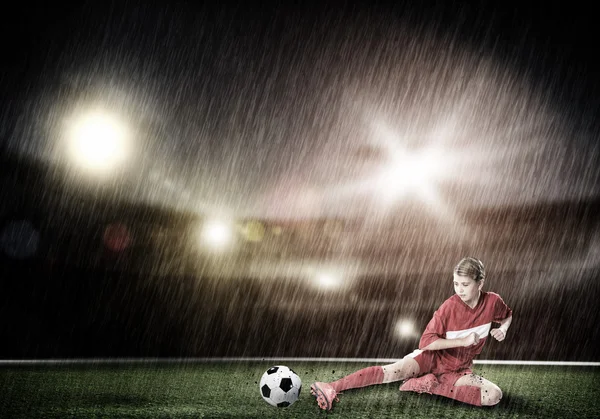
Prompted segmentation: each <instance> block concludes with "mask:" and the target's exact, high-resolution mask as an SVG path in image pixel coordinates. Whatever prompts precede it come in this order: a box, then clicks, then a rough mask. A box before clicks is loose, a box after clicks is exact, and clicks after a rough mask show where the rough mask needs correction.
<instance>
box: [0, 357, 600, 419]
mask: <svg viewBox="0 0 600 419" xmlns="http://www.w3.org/2000/svg"><path fill="white" fill-rule="evenodd" d="M271 364H274V363H272V362H271V363H268V362H253V363H249V362H239V363H188V364H160V363H157V364H113V365H106V364H83V365H80V364H77V365H73V364H69V365H67V364H64V365H53V366H3V367H0V385H1V386H2V389H1V396H0V417H3V418H53V417H56V418H100V417H106V418H156V417H159V418H160V417H164V418H167V417H172V418H315V417H323V415H327V417H339V418H370V419H376V418H391V417H410V418H449V417H451V418H482V417H511V418H513V417H514V418H534V417H535V418H599V417H600V390H599V387H598V385H599V384H600V368H598V367H553V366H489V365H476V368H475V371H476V372H477V373H479V374H480V375H483V376H484V377H486V378H488V379H489V380H492V381H493V382H495V383H497V384H498V385H499V386H500V387H501V388H502V389H503V392H504V398H503V400H502V401H501V402H500V404H499V405H498V406H495V407H492V408H477V407H471V406H468V405H464V404H462V403H458V402H454V401H452V400H448V399H444V398H441V397H437V396H430V395H418V394H413V393H400V392H399V391H398V384H384V385H380V386H373V387H368V388H364V389H360V390H350V391H347V392H345V393H344V394H343V395H341V396H340V400H341V401H340V403H337V404H336V405H335V407H334V409H333V411H332V412H330V413H328V414H327V413H325V412H322V411H320V410H319V408H318V407H317V405H316V402H315V401H314V398H313V397H312V396H311V395H310V390H309V388H310V384H311V383H312V382H313V381H315V380H319V381H330V380H333V379H336V378H339V377H340V376H343V375H345V374H348V373H350V372H353V371H355V370H357V369H359V368H362V367H364V366H368V364H361V363H314V362H286V363H284V364H285V365H288V366H289V367H291V368H292V369H294V370H295V371H296V373H298V375H299V376H300V378H301V379H302V382H303V388H302V392H301V395H300V399H299V400H298V401H297V402H296V403H295V404H294V405H292V406H290V407H288V408H284V409H278V408H274V407H271V406H269V405H268V404H267V403H265V402H264V401H263V400H262V398H261V396H260V394H259V390H258V381H259V380H260V377H261V375H262V373H263V372H264V371H265V370H266V369H267V368H269V367H270V366H271Z"/></svg>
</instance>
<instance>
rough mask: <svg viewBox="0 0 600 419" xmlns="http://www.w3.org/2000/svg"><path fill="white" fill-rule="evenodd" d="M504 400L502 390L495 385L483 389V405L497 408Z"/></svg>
mask: <svg viewBox="0 0 600 419" xmlns="http://www.w3.org/2000/svg"><path fill="white" fill-rule="evenodd" d="M500 400H502V390H501V389H500V387H498V386H497V385H495V384H492V385H487V386H484V387H482V388H481V405H482V406H495V405H497V404H498V403H500Z"/></svg>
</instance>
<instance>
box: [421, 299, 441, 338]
mask: <svg viewBox="0 0 600 419" xmlns="http://www.w3.org/2000/svg"><path fill="white" fill-rule="evenodd" d="M444 313H445V310H444V304H442V306H441V307H440V308H439V309H438V310H437V311H436V312H435V313H433V318H432V319H431V320H429V323H428V324H427V327H426V328H425V331H424V332H423V335H421V340H420V342H419V349H423V348H425V347H427V346H428V345H429V344H431V343H433V342H435V341H436V340H438V339H439V338H444V337H445V336H446V322H445V318H446V316H445V315H444Z"/></svg>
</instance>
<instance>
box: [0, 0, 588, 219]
mask: <svg viewBox="0 0 600 419" xmlns="http://www.w3.org/2000/svg"><path fill="white" fill-rule="evenodd" d="M99 3H105V4H103V5H101V6H100V5H99V4H96V3H94V2H84V3H82V4H80V5H78V6H71V7H67V6H58V7H56V6H54V5H46V6H37V7H32V8H29V6H28V7H27V10H21V11H20V12H18V13H16V12H15V13H13V14H7V15H5V17H4V20H5V22H4V24H3V28H4V29H3V30H4V31H5V35H4V39H7V40H9V42H8V45H9V48H8V49H5V50H4V52H3V55H4V60H3V61H4V66H5V67H6V68H7V69H8V71H7V72H5V73H4V75H3V78H2V86H3V98H4V99H3V105H5V106H4V108H5V109H4V110H3V112H2V125H1V133H2V142H3V143H6V144H8V147H9V148H10V149H12V150H17V152H18V153H20V154H23V155H26V156H34V157H35V158H39V159H42V160H44V161H46V162H51V164H53V165H56V167H59V168H60V167H65V166H69V164H70V162H69V159H68V157H66V153H65V151H64V148H65V145H64V141H63V138H64V137H65V127H66V126H67V125H68V124H69V121H72V120H73V119H74V118H76V117H77V115H80V114H81V113H85V112H86V111H87V110H90V109H101V110H104V111H109V112H111V114H112V115H113V116H116V117H117V118H118V119H119V120H120V121H121V122H122V123H123V124H125V125H126V126H127V128H128V130H129V133H130V134H131V138H132V140H131V142H130V147H131V150H130V151H131V153H130V157H129V160H128V162H127V164H126V165H125V166H126V168H125V169H124V171H122V172H119V174H120V176H115V177H113V178H111V179H110V180H109V182H108V183H109V184H110V185H111V187H114V188H115V189H116V190H118V191H120V193H122V194H124V195H126V196H128V197H130V198H133V199H134V200H136V201H142V202H151V203H159V204H163V205H168V206H173V207H177V208H183V209H186V210H191V211H196V212H200V213H207V212H217V213H228V214H232V215H242V214H244V215H245V214H252V215H259V216H279V217H281V216H284V217H289V216H294V217H296V216H314V215H323V214H328V215H329V214H336V215H351V216H353V215H358V216H361V215H364V214H365V212H366V211H368V209H367V208H371V207H373V205H372V204H375V206H377V203H378V201H381V199H380V196H379V195H381V191H379V190H378V189H377V188H376V187H374V186H373V182H374V180H373V179H377V176H378V175H377V173H378V170H379V168H380V167H381V166H382V165H383V164H384V163H385V162H386V160H387V159H388V157H389V155H388V152H390V151H393V150H396V151H398V150H409V151H411V150H412V151H415V150H417V151H418V150H422V149H424V148H428V147H434V148H436V149H438V150H441V151H440V153H441V154H442V155H443V156H445V158H444V160H445V166H444V169H445V170H444V171H442V172H441V173H438V175H437V177H436V178H435V179H434V182H433V186H432V193H431V195H435V198H434V200H435V202H437V203H438V204H439V203H440V202H441V203H442V205H443V206H445V207H448V208H453V207H457V206H471V205H475V206H489V205H503V204H514V203H521V202H527V203H529V202H540V201H542V202H544V201H560V200H564V199H587V198H590V197H594V196H597V194H598V189H597V184H598V182H597V181H598V177H599V173H598V170H597V168H596V165H595V164H593V162H594V160H595V159H596V158H597V157H598V154H599V153H600V152H599V151H598V148H597V145H596V140H597V138H598V123H597V121H596V115H597V111H598V106H599V101H598V92H600V90H599V85H598V80H597V77H596V73H597V70H598V64H597V61H596V53H595V52H596V50H597V46H596V43H595V35H596V34H597V29H595V25H594V22H593V18H592V16H593V14H592V13H591V11H590V10H586V9H585V8H579V7H578V8H573V7H572V5H557V4H554V3H553V4H544V3H542V2H540V3H539V4H535V3H532V2H525V3H522V2H514V3H512V2H502V5H493V6H489V5H487V3H486V2H481V3H480V4H479V5H477V4H473V3H471V5H469V6H466V5H463V4H461V3H460V2H459V3H450V2H424V3H422V4H421V5H420V6H409V5H407V4H403V3H401V2H400V3H396V4H395V5H393V6H391V5H389V4H385V3H374V4H371V3H370V2H362V3H361V2H355V3H351V2H348V3H336V4H335V5H333V4H330V5H319V6H315V5H309V4H306V5H303V6H294V5H289V4H287V5H284V3H283V2H282V3H281V4H277V3H273V2H270V3H263V4H261V5H255V4H252V3H250V4H248V3H244V4H243V5H241V4H235V3H226V5H220V6H215V5H211V4H201V5H195V4H194V5H192V4H191V3H190V4H178V5H169V4H167V3H162V2H153V3H152V4H151V5H146V2H135V1H128V2H99ZM23 9H25V7H24V8H23ZM474 172H476V173H477V175H476V176H474V175H473V173H474ZM90 181H91V182H95V181H97V180H95V179H93V178H92V179H91V180H90ZM100 182H105V180H104V179H103V180H101V181H100ZM75 186H82V185H81V184H76V185H75ZM84 186H85V184H84ZM414 197H417V198H424V194H423V196H419V194H414V196H413V195H410V194H408V195H405V196H403V197H401V199H404V198H405V199H406V200H407V201H410V200H411V199H412V198H414ZM430 198H431V197H430ZM401 199H400V202H401ZM419 202H426V203H431V202H432V200H431V199H429V200H427V198H426V197H425V199H421V200H420V201H419Z"/></svg>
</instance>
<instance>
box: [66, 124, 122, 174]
mask: <svg viewBox="0 0 600 419" xmlns="http://www.w3.org/2000/svg"><path fill="white" fill-rule="evenodd" d="M69 140H70V152H71V156H72V158H73V159H74V160H75V163H76V164H78V165H79V166H82V167H84V168H85V169H88V170H91V171H94V172H106V171H108V170H110V169H112V168H114V167H115V166H116V165H118V164H119V163H121V162H122V161H123V160H124V159H125V158H126V156H127V133H126V130H125V128H124V126H123V125H122V124H121V123H120V122H118V121H117V119H116V118H114V117H112V116H110V115H108V114H105V113H102V112H94V113H90V114H87V115H84V116H82V117H80V118H78V119H77V120H76V122H75V123H74V124H73V125H72V126H71V130H70V135H69Z"/></svg>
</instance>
